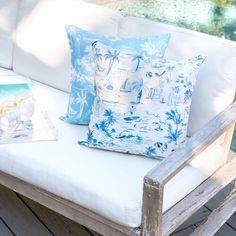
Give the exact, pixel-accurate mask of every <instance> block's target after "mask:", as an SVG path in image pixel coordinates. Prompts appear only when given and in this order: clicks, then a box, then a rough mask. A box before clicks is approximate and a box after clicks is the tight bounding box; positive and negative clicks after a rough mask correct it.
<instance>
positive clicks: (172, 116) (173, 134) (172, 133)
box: [165, 110, 183, 144]
mask: <svg viewBox="0 0 236 236" xmlns="http://www.w3.org/2000/svg"><path fill="white" fill-rule="evenodd" d="M166 115H167V120H170V121H172V122H173V125H174V126H175V128H174V126H172V124H171V123H169V124H168V135H167V136H165V138H167V139H169V142H170V143H171V142H175V144H177V140H178V138H179V137H180V135H181V134H182V130H181V129H179V125H180V124H181V123H182V122H183V119H182V118H181V115H180V114H179V113H178V111H177V110H175V111H174V110H171V111H170V112H166Z"/></svg>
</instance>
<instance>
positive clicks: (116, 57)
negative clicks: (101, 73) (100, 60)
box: [105, 50, 120, 75]
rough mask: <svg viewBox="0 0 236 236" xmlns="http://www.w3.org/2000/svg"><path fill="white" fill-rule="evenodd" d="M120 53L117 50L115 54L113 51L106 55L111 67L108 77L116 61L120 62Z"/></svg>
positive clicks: (109, 67)
mask: <svg viewBox="0 0 236 236" xmlns="http://www.w3.org/2000/svg"><path fill="white" fill-rule="evenodd" d="M119 54H120V53H119V52H118V51H117V50H114V51H113V52H112V51H111V50H108V51H107V53H106V54H105V60H109V66H108V70H107V75H108V74H109V73H110V71H111V68H112V66H113V64H114V62H115V61H117V62H119Z"/></svg>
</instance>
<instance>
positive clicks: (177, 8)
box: [87, 0, 236, 41]
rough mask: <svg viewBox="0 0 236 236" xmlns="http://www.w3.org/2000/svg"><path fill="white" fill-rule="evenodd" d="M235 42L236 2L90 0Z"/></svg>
mask: <svg viewBox="0 0 236 236" xmlns="http://www.w3.org/2000/svg"><path fill="white" fill-rule="evenodd" d="M87 1H88V2H91V3H95V4H98V5H102V6H105V7H109V8H112V9H115V10H119V11H123V12H126V13H128V14H130V15H135V16H143V17H146V18H149V19H152V20H158V21H161V22H166V23H170V24H174V25H178V26H181V27H185V28H188V29H192V30H196V31H201V32H204V33H208V34H212V35H216V36H219V37H224V38H227V39H231V40H235V41H236V0H117V1H115V0H113V1H112V0H87Z"/></svg>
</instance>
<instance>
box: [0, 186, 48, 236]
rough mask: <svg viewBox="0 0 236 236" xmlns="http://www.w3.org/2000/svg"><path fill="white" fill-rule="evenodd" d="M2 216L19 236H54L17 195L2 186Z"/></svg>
mask: <svg viewBox="0 0 236 236" xmlns="http://www.w3.org/2000/svg"><path fill="white" fill-rule="evenodd" d="M0 216H1V218H2V219H3V220H4V222H6V224H7V225H9V226H10V228H11V230H12V231H13V232H14V234H15V235H17V236H29V235H30V236H52V234H51V233H50V232H49V231H48V230H47V229H46V228H45V227H44V226H43V225H42V224H41V222H40V221H39V220H38V219H37V218H36V217H35V216H34V214H33V213H32V212H31V211H30V210H29V209H28V208H27V207H26V206H25V204H24V203H23V202H22V201H21V200H20V199H19V198H18V197H17V195H16V194H15V193H14V192H12V191H11V190H8V189H7V188H5V187H3V186H2V185H0Z"/></svg>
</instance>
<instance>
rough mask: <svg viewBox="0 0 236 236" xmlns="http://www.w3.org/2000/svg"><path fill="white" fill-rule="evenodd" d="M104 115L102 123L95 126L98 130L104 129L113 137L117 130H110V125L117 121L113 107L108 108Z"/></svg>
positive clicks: (106, 133) (107, 134) (103, 130)
mask: <svg viewBox="0 0 236 236" xmlns="http://www.w3.org/2000/svg"><path fill="white" fill-rule="evenodd" d="M103 115H104V117H105V119H104V120H103V121H101V122H100V123H96V124H95V126H96V128H97V129H98V130H99V129H100V130H102V132H103V133H104V134H105V135H106V136H107V137H109V138H112V133H114V132H115V130H114V129H111V130H109V126H110V125H112V124H114V123H115V122H116V119H115V116H114V112H113V111H112V110H111V109H106V110H105V112H104V114H103Z"/></svg>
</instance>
